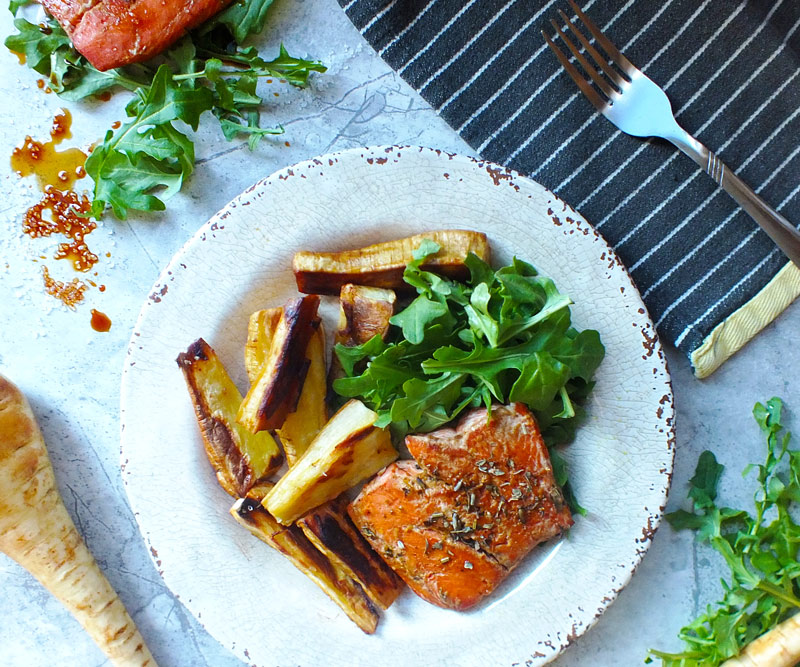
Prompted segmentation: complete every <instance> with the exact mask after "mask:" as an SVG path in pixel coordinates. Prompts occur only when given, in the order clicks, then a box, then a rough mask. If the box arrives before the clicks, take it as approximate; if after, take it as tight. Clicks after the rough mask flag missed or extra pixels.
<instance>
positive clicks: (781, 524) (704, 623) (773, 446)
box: [646, 398, 800, 667]
mask: <svg viewBox="0 0 800 667" xmlns="http://www.w3.org/2000/svg"><path fill="white" fill-rule="evenodd" d="M781 411H782V401H781V400H780V399H779V398H772V399H770V400H769V401H767V404H766V405H762V404H761V403H756V405H755V407H754V408H753V416H754V418H755V420H756V421H757V423H758V424H759V426H760V427H761V430H762V432H763V433H764V434H765V435H766V441H767V452H766V459H765V462H764V463H763V464H762V465H751V466H748V467H747V468H746V469H745V473H747V472H748V471H749V470H751V469H756V470H757V471H758V475H757V489H756V492H755V494H754V498H753V504H754V508H755V513H754V514H750V513H748V512H746V511H744V510H737V509H731V508H727V507H722V508H720V507H717V505H716V499H717V487H718V483H719V480H720V476H721V474H722V471H723V468H722V466H721V465H720V464H719V463H718V462H717V460H716V457H715V456H714V455H713V454H712V453H711V452H703V454H702V455H701V456H700V459H699V460H698V463H697V468H696V471H695V474H694V476H693V477H692V479H691V480H690V482H689V483H690V489H689V498H690V499H691V501H692V510H691V511H687V510H678V511H677V512H672V513H670V514H668V515H667V516H666V518H667V520H668V521H669V523H670V525H672V527H673V528H675V529H678V530H680V529H689V530H694V531H696V532H697V539H698V541H702V542H708V543H709V544H710V545H711V546H712V547H713V548H714V549H715V550H716V551H718V552H719V554H720V555H721V556H722V558H723V559H724V560H725V563H726V564H727V565H728V568H729V569H730V575H731V579H730V582H726V581H723V582H722V585H723V591H724V595H723V597H722V600H720V601H719V602H718V603H717V605H716V607H712V606H709V607H708V608H707V610H706V612H705V613H704V614H702V615H701V616H700V617H699V618H697V619H696V620H694V621H692V622H691V623H690V624H689V625H687V626H686V627H684V628H682V629H681V631H680V633H679V635H678V636H679V637H680V639H682V640H683V642H684V643H685V645H686V648H685V650H684V651H682V652H680V653H666V652H663V651H657V650H654V649H651V650H650V652H649V656H650V657H648V658H647V660H646V662H652V658H653V657H655V658H659V659H661V662H662V665H664V666H665V667H684V666H685V665H698V666H700V665H702V666H703V667H717V665H720V664H721V663H722V662H724V661H725V660H728V659H729V658H732V657H734V656H736V655H738V654H739V653H740V652H741V650H742V649H743V648H744V646H746V645H747V644H749V643H750V642H751V641H753V640H754V639H755V638H756V637H758V636H760V635H762V634H763V633H765V632H767V631H768V630H770V629H771V628H773V627H775V626H776V625H777V624H778V623H780V622H781V621H783V620H785V619H786V618H787V617H789V616H791V615H793V614H794V613H796V612H797V610H798V609H800V562H798V555H799V554H798V549H800V524H797V523H796V522H795V520H794V518H793V516H794V515H796V509H797V508H796V507H794V503H795V502H798V500H800V476H798V462H799V461H800V450H790V449H789V448H788V446H789V440H790V434H789V432H788V431H786V430H785V429H784V427H783V425H782V423H781ZM787 455H788V456H787ZM767 517H770V518H769V519H768V518H767Z"/></svg>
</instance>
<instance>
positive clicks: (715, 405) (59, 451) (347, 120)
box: [0, 0, 800, 667]
mask: <svg viewBox="0 0 800 667" xmlns="http://www.w3.org/2000/svg"><path fill="white" fill-rule="evenodd" d="M0 26H2V34H3V35H7V34H10V32H12V30H13V27H12V19H11V15H10V14H9V13H8V12H1V13H0ZM280 41H283V42H285V43H286V45H287V47H288V48H289V49H290V51H291V52H292V53H297V54H299V55H305V54H308V55H311V56H314V57H317V58H320V59H322V60H323V61H324V62H325V63H326V64H327V65H328V66H329V68H330V69H329V72H328V73H327V74H325V75H322V76H317V77H315V78H314V81H313V83H312V85H311V86H310V87H309V88H308V89H306V90H293V89H290V88H288V87H287V86H281V85H279V84H278V83H277V82H275V83H273V84H271V87H272V91H274V92H275V93H277V94H278V96H277V97H274V98H273V96H272V95H269V94H268V97H269V98H270V101H271V106H270V108H269V109H268V110H267V111H266V113H265V114H264V116H265V121H266V122H268V123H271V122H274V123H276V124H278V123H280V124H282V125H283V126H284V128H285V129H286V134H285V135H283V136H281V137H279V138H276V139H274V140H269V139H268V140H266V141H264V142H262V144H261V146H260V147H259V148H258V149H257V150H256V151H255V152H253V153H251V152H249V151H248V150H247V147H246V146H245V145H244V144H242V143H240V142H233V143H227V142H225V140H224V139H223V138H222V137H221V135H220V133H219V130H218V128H216V127H214V124H213V123H211V122H207V123H205V124H204V125H203V126H202V127H201V129H200V131H199V132H198V133H197V135H196V145H197V153H198V161H197V162H198V164H197V170H196V172H195V174H194V175H193V176H192V178H191V180H190V182H189V183H188V185H187V187H186V188H185V189H184V191H183V192H182V193H180V194H179V195H177V196H176V197H175V198H174V199H172V200H171V201H170V202H169V203H168V207H167V211H166V212H165V213H162V214H157V215H156V214H153V215H136V216H131V218H130V219H129V220H128V221H127V222H118V221H116V220H114V219H113V217H111V216H106V218H105V219H104V220H103V221H101V222H100V223H99V226H98V229H97V230H96V231H95V232H94V233H93V234H92V235H91V237H90V243H89V245H90V247H91V248H92V249H93V250H94V251H95V252H96V253H97V254H98V255H100V261H99V263H98V264H97V266H96V267H95V270H96V271H97V275H96V276H91V277H92V279H93V280H94V281H95V282H96V283H98V284H103V285H105V286H106V289H105V291H104V292H100V291H99V290H97V289H92V290H90V291H89V292H88V293H87V300H86V303H85V304H83V305H80V306H79V307H78V308H77V309H76V310H74V311H71V310H68V309H66V308H64V307H62V306H61V305H60V304H59V303H58V302H57V301H56V300H54V299H53V298H52V297H50V296H48V295H46V294H45V292H44V289H43V282H42V275H41V267H42V264H45V265H47V266H48V267H49V268H50V270H51V271H52V273H53V276H54V277H56V278H58V279H61V280H64V279H66V280H71V279H72V278H73V277H74V276H75V275H76V274H75V273H74V272H72V270H71V268H68V267H66V266H64V264H65V263H64V262H56V261H54V260H52V259H50V258H51V257H52V254H53V251H54V249H55V245H56V241H54V240H51V239H31V238H29V237H28V236H25V235H24V234H23V233H22V231H21V221H22V216H23V215H24V212H25V210H26V209H27V207H29V206H30V205H32V204H33V203H35V202H36V201H37V200H38V197H39V193H38V191H37V189H36V186H35V184H34V182H33V180H32V179H31V178H26V179H21V178H20V177H19V176H18V175H17V174H15V173H13V172H12V171H11V168H10V165H9V156H10V154H11V151H12V149H13V148H14V147H15V146H18V145H20V144H21V143H22V141H23V140H24V138H25V136H26V135H31V136H33V137H34V138H46V137H47V132H48V129H49V127H50V123H51V122H52V119H53V116H54V114H55V113H56V112H57V111H58V109H59V108H60V107H63V106H67V107H68V108H69V109H70V110H71V111H72V114H73V116H74V126H73V134H74V137H73V138H72V139H71V140H70V141H69V142H66V143H65V145H66V144H67V143H68V144H70V145H76V146H81V147H84V148H86V147H87V146H88V145H90V144H91V143H92V142H93V141H96V140H97V139H98V138H100V137H101V136H102V134H103V133H104V132H105V130H106V128H108V127H109V126H110V124H111V123H112V122H113V121H114V120H120V119H122V118H123V117H124V112H123V106H124V103H125V99H126V95H125V94H119V95H116V96H115V97H114V98H113V99H112V100H111V101H109V102H106V103H99V102H97V103H88V104H85V103H65V102H63V101H62V100H59V99H58V98H57V97H56V96H55V95H52V94H51V95H46V94H44V92H43V91H42V90H40V89H39V88H38V87H37V84H36V81H37V78H38V75H37V74H36V73H34V72H33V71H32V70H29V69H27V68H26V67H21V66H20V65H19V64H18V62H17V59H16V57H15V56H14V55H13V54H11V53H9V52H8V51H7V50H6V49H0V95H2V98H3V100H4V112H3V115H2V121H0V155H5V156H6V157H5V158H4V159H3V160H0V178H1V179H2V183H3V202H2V203H0V313H1V314H2V317H1V318H0V372H2V373H3V374H5V375H7V376H8V377H9V378H11V379H12V380H13V381H14V382H15V383H17V384H18V385H19V386H20V388H21V389H22V390H23V391H25V392H26V394H27V395H28V397H29V398H30V401H31V403H32V406H33V409H34V411H35V413H36V415H37V417H38V419H39V421H40V424H41V426H42V429H43V431H44V435H45V439H46V441H47V443H48V446H49V449H50V453H51V458H52V461H53V465H54V468H55V472H56V477H57V479H58V484H59V487H60V489H61V492H62V495H63V497H64V501H65V503H66V505H67V508H68V510H69V512H70V514H71V515H72V517H73V518H74V520H75V523H76V524H77V526H78V528H79V530H80V532H81V533H82V534H83V536H84V537H85V539H86V541H87V543H88V545H89V547H90V549H91V550H92V552H93V553H94V555H95V557H96V559H97V561H98V562H99V564H100V566H101V567H102V569H103V571H104V572H105V574H106V575H107V577H108V578H109V580H110V581H111V583H112V584H113V586H114V587H115V588H116V589H117V590H118V591H119V593H120V596H121V597H122V600H123V601H124V603H125V605H126V606H127V608H128V609H129V610H130V612H131V614H132V615H133V617H134V619H135V621H136V622H137V624H138V626H139V628H140V629H141V632H142V634H143V635H144V637H145V640H146V641H147V643H148V644H149V646H150V647H151V649H152V652H153V654H154V655H155V657H156V659H157V661H158V663H159V664H160V665H162V667H174V666H195V665H214V666H215V667H223V666H228V665H230V666H231V667H233V666H234V665H240V664H242V663H240V662H239V660H238V659H237V658H236V657H235V656H234V655H233V654H232V653H230V652H229V651H228V650H227V648H225V647H223V646H221V645H220V644H219V643H217V641H216V640H215V639H214V638H213V637H211V636H210V635H209V634H208V633H207V632H206V631H205V630H204V629H203V628H202V626H201V625H200V624H199V623H198V622H197V621H196V620H195V619H194V618H193V617H192V616H191V615H190V614H189V613H188V612H187V611H186V610H185V609H184V607H183V606H182V604H181V603H180V602H179V601H177V600H176V599H175V597H173V595H172V594H171V593H170V591H169V590H168V589H167V588H166V586H165V585H164V583H163V581H162V580H161V578H160V577H159V575H158V573H157V571H156V569H155V567H154V565H153V563H152V561H151V559H150V554H149V553H148V551H147V549H146V547H145V545H144V543H143V541H142V539H141V537H140V535H139V532H138V529H137V526H136V523H135V521H134V518H133V516H132V514H131V510H130V508H129V505H128V501H127V498H126V495H125V493H124V490H123V486H122V483H121V478H120V470H119V387H120V374H121V371H122V366H123V358H124V356H125V350H126V346H127V344H128V339H129V337H130V333H131V330H132V328H133V325H134V322H135V319H136V317H137V314H138V312H139V308H140V306H141V304H142V303H143V302H144V300H145V299H146V297H147V295H148V293H149V291H150V288H151V286H152V284H153V283H154V282H155V280H156V278H157V276H158V274H159V272H160V270H161V269H162V268H163V267H164V266H165V265H166V263H167V262H168V260H169V259H170V257H171V256H172V255H173V254H174V253H175V251H176V250H178V249H179V248H180V247H181V246H182V245H183V243H184V242H185V241H186V240H187V239H188V238H190V237H191V235H192V234H193V233H194V231H195V230H196V229H197V228H198V227H199V226H200V225H201V224H202V223H203V222H205V221H206V220H207V219H208V218H209V217H210V216H211V215H212V214H213V213H214V212H216V211H217V210H218V209H220V208H221V207H222V206H223V205H224V204H226V203H227V202H228V201H229V200H230V199H232V198H233V197H234V196H236V195H237V194H238V193H239V192H241V191H242V190H244V189H245V188H246V187H248V186H249V185H251V184H252V183H253V182H255V181H256V180H257V179H258V178H260V177H263V176H266V175H268V174H270V173H272V172H273V171H275V170H276V169H278V168H280V167H283V166H286V165H289V164H292V163H295V162H298V161H300V160H303V159H306V158H309V157H312V156H315V155H318V154H322V153H326V152H329V151H332V150H338V149H344V148H351V147H356V146H367V145H375V144H415V145H423V146H431V147H436V148H441V149H445V150H448V151H455V152H460V153H465V154H470V153H471V150H470V148H469V147H468V146H466V145H465V144H464V143H463V142H462V141H461V139H460V138H459V137H458V136H457V135H456V134H455V133H454V132H453V131H452V130H451V129H450V128H449V127H448V126H447V125H446V124H445V123H444V122H443V121H442V120H441V119H439V118H438V117H437V116H436V115H435V113H434V112H433V111H432V110H431V109H430V108H429V107H428V105H427V104H426V103H425V102H424V101H423V100H422V99H421V98H420V97H419V96H418V95H417V94H416V93H414V92H413V91H412V90H411V89H410V88H409V87H408V86H407V85H406V84H405V83H404V82H403V81H401V80H400V79H399V77H397V76H396V75H395V74H394V73H393V72H392V71H391V70H390V69H389V68H388V66H387V65H386V64H385V63H383V61H382V60H380V58H378V57H377V56H376V55H375V53H374V52H373V51H372V50H371V49H370V47H369V46H367V45H366V43H364V42H363V40H362V39H361V37H360V35H359V34H358V33H357V32H356V30H355V29H354V28H353V27H352V25H351V24H350V23H349V21H348V20H347V18H346V16H345V15H344V13H343V12H342V11H341V10H340V8H339V6H338V4H337V3H336V2H335V0H280V1H279V2H276V3H275V6H274V8H273V10H272V20H271V24H270V26H269V27H268V29H267V31H266V34H265V35H264V36H263V38H261V40H260V41H259V46H263V48H264V49H265V50H266V52H267V53H270V52H272V51H274V50H277V46H278V44H279V43H280ZM263 85H264V86H265V87H266V89H267V90H269V87H268V86H269V84H266V83H264V84H263ZM285 142H288V144H287V143H285ZM42 257H44V258H46V259H42ZM79 277H82V276H79ZM91 308H96V309H98V310H100V311H102V312H104V313H107V314H108V315H109V316H110V318H111V320H112V323H113V324H112V327H111V330H110V331H109V332H108V333H97V332H95V331H93V330H92V329H91V327H90V324H89V321H90V312H89V311H90V309H91ZM798 330H800V305H798V304H795V305H793V306H791V307H790V308H789V309H788V310H787V312H785V313H784V314H783V315H782V316H781V317H780V318H779V319H778V320H777V321H776V322H775V323H774V324H772V325H771V326H769V327H768V328H767V329H766V330H765V331H764V332H762V333H761V334H760V335H759V336H758V337H757V339H756V340H755V341H754V342H752V343H751V344H749V345H748V346H747V347H746V348H745V349H744V350H742V351H741V352H740V353H739V354H738V355H736V356H735V357H734V358H733V359H732V360H731V361H729V362H728V363H727V364H726V365H725V366H724V367H723V368H722V369H721V370H719V371H718V372H717V373H716V374H715V375H713V376H712V377H711V378H709V379H707V380H704V381H698V380H696V379H695V378H694V377H693V376H692V373H691V369H690V367H689V364H688V362H687V360H686V359H685V358H684V357H683V356H682V355H681V354H680V353H677V352H676V351H674V350H669V349H668V350H667V355H668V358H669V362H670V369H671V372H672V377H673V385H674V392H675V402H676V408H677V454H676V460H675V473H674V479H673V484H672V493H671V497H670V502H669V506H668V508H669V509H675V508H677V507H679V506H681V505H682V504H683V502H684V498H685V494H686V489H687V482H688V479H689V478H690V477H691V475H692V473H693V471H694V466H695V463H696V461H697V457H698V455H699V454H700V452H702V451H703V450H704V449H711V450H713V451H714V452H715V453H716V454H717V456H718V458H719V460H720V461H721V462H722V463H724V464H725V465H726V466H727V473H726V475H725V476H724V478H723V483H722V487H721V488H722V490H721V495H722V499H723V500H724V501H725V502H726V503H728V504H731V505H733V504H734V503H737V502H740V503H742V502H746V501H747V498H748V497H749V496H750V495H751V493H752V492H751V489H752V479H751V478H747V479H743V478H742V476H741V475H740V471H741V470H742V469H743V468H744V466H745V464H746V463H748V462H760V461H761V460H762V455H763V451H764V447H763V444H762V438H761V435H760V433H759V431H758V428H757V426H756V424H755V422H754V421H753V419H752V417H751V416H750V415H751V410H752V406H753V404H754V403H755V402H756V401H765V400H766V399H768V398H769V397H771V396H773V395H779V396H781V397H783V398H784V399H785V401H786V402H787V404H788V407H789V410H790V411H791V409H794V411H795V415H796V414H798V411H800V347H798V346H797V345H796V343H795V341H796V340H797V331H798ZM790 415H791V412H790ZM789 421H790V423H791V422H794V424H795V425H797V424H798V423H799V422H798V420H797V418H796V417H794V418H791V417H790V420H789ZM165 446H168V443H165ZM745 506H746V505H745ZM587 557H590V555H588V556H587ZM723 574H725V567H724V564H723V563H722V562H721V559H720V558H719V557H717V555H716V553H715V552H713V551H712V550H710V549H709V548H708V547H706V546H703V545H696V544H695V543H693V541H692V536H691V535H689V534H686V533H677V532H674V531H673V530H671V529H670V527H669V526H667V525H666V524H662V526H661V528H660V529H659V530H658V532H657V534H656V536H655V539H654V541H653V544H652V546H651V548H650V550H649V552H648V554H647V555H646V556H645V558H644V560H643V562H642V564H641V565H640V567H639V568H638V571H637V573H636V574H635V576H634V577H633V579H632V581H631V583H630V584H629V585H628V586H627V588H625V590H623V591H622V593H621V594H620V596H619V598H618V600H617V601H616V602H615V603H614V604H612V605H611V606H610V608H609V609H608V610H607V611H606V612H605V613H604V614H603V615H602V616H601V618H600V619H599V621H598V622H597V624H596V625H595V626H594V627H593V628H591V629H590V630H589V631H588V632H587V633H586V634H585V635H584V636H582V637H581V638H579V639H578V640H577V641H576V642H575V643H574V644H573V646H571V647H570V648H568V649H567V650H566V651H565V652H564V653H563V654H562V656H561V657H559V658H558V659H557V660H556V661H555V662H554V663H553V664H554V665H557V666H558V667H578V666H585V665H591V666H593V667H617V666H628V665H638V664H642V660H643V658H644V657H645V654H646V651H647V649H648V648H649V647H658V648H663V649H677V648H679V643H678V641H677V632H678V629H679V628H680V627H681V626H682V625H684V624H685V623H687V622H689V621H690V620H691V619H693V618H694V617H696V616H697V615H698V614H699V613H700V612H702V611H703V610H704V609H705V605H706V604H708V603H712V602H714V601H715V600H717V599H718V598H719V597H720V595H721V589H720V586H719V577H720V576H721V575H723ZM268 604H269V601H267V600H265V605H268ZM0 618H2V621H0V664H3V665H9V666H13V667H25V666H34V665H44V664H50V665H59V666H62V665H63V666H64V667H72V666H75V667H84V666H86V665H98V666H99V665H104V664H106V662H105V660H104V657H103V655H102V654H101V653H100V651H99V650H98V649H97V648H96V647H95V646H94V645H93V644H92V642H91V640H90V639H89V638H88V636H87V635H86V634H85V633H84V632H83V630H82V629H81V627H80V626H79V625H78V623H77V622H76V621H74V620H73V619H72V618H71V617H70V616H69V614H68V613H67V612H66V611H65V610H64V609H63V608H62V607H61V605H60V604H59V603H58V602H57V601H55V600H54V599H53V598H52V597H51V596H50V595H49V594H48V593H47V592H46V591H45V590H44V589H42V588H41V587H40V586H39V584H38V583H37V582H36V581H35V580H34V579H33V578H32V577H31V576H30V575H28V574H27V572H25V571H24V570H23V569H22V568H21V567H19V566H18V565H17V564H16V563H14V562H13V561H11V560H10V559H9V558H7V557H5V556H0ZM535 626H536V620H535V619H520V633H519V641H520V643H521V644H524V643H525V642H526V637H529V636H533V635H535ZM454 650H455V649H454ZM357 663H358V660H357V657H354V660H353V664H357Z"/></svg>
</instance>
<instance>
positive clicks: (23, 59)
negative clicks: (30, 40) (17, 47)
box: [9, 49, 28, 65]
mask: <svg viewBox="0 0 800 667" xmlns="http://www.w3.org/2000/svg"><path fill="white" fill-rule="evenodd" d="M9 51H11V53H13V54H14V55H15V56H17V60H19V64H20V65H24V64H25V63H26V62H28V58H27V56H26V55H25V54H24V53H20V52H19V51H13V50H12V49H9Z"/></svg>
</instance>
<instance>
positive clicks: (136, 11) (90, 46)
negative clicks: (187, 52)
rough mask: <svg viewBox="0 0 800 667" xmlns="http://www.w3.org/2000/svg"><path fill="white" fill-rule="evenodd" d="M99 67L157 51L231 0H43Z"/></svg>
mask: <svg viewBox="0 0 800 667" xmlns="http://www.w3.org/2000/svg"><path fill="white" fill-rule="evenodd" d="M40 2H41V3H42V5H43V6H44V8H45V9H46V10H47V11H48V12H49V13H50V14H51V15H52V16H53V17H54V18H55V19H56V20H57V21H58V22H59V23H60V24H61V27H62V28H64V31H65V32H66V33H67V34H68V35H69V36H70V39H72V43H73V44H74V45H75V48H76V49H77V50H78V51H79V52H80V53H81V54H82V55H83V56H84V57H85V58H86V59H87V60H88V61H89V62H90V63H92V65H94V66H95V67H96V68H97V69H99V70H100V71H105V70H108V69H112V68H114V67H121V66H122V65H129V64H131V63H136V62H141V61H143V60H147V59H149V58H152V57H153V56H156V55H158V54H159V53H161V52H162V51H163V50H164V49H166V48H167V47H168V46H170V45H171V44H172V43H173V42H175V41H176V40H177V39H179V38H180V37H181V36H182V35H184V34H185V33H186V32H187V31H189V30H191V29H192V28H195V27H197V26H198V25H200V24H201V23H203V21H206V20H208V19H209V18H211V17H212V16H213V15H214V14H216V13H217V12H219V11H220V10H221V9H223V8H224V7H225V6H227V5H228V4H230V2H231V0H184V1H181V0H40Z"/></svg>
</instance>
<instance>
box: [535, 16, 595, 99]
mask: <svg viewBox="0 0 800 667" xmlns="http://www.w3.org/2000/svg"><path fill="white" fill-rule="evenodd" d="M542 36H543V37H544V40H545V41H546V42H547V45H548V46H549V47H550V48H551V49H552V50H553V53H555V54H556V58H558V62H560V63H561V66H562V67H563V68H564V69H565V70H566V72H567V74H569V75H570V76H571V77H572V80H573V81H574V82H575V83H576V84H578V88H580V89H581V92H582V93H583V94H584V95H586V97H587V98H588V99H589V101H590V102H591V103H592V104H594V105H595V107H597V110H598V111H601V112H602V111H603V109H605V108H606V106H607V102H606V101H605V100H604V99H603V98H602V97H600V95H599V93H598V92H597V91H596V90H595V89H594V88H592V84H590V83H589V82H588V81H587V80H586V79H584V78H583V77H582V76H581V75H580V73H579V72H578V70H577V69H576V68H575V66H574V65H573V64H572V63H571V62H570V61H569V58H567V56H566V55H564V53H563V52H562V51H561V49H559V48H558V47H557V46H556V45H555V44H554V43H553V40H552V39H550V35H548V34H547V33H546V32H545V31H544V30H542Z"/></svg>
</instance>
